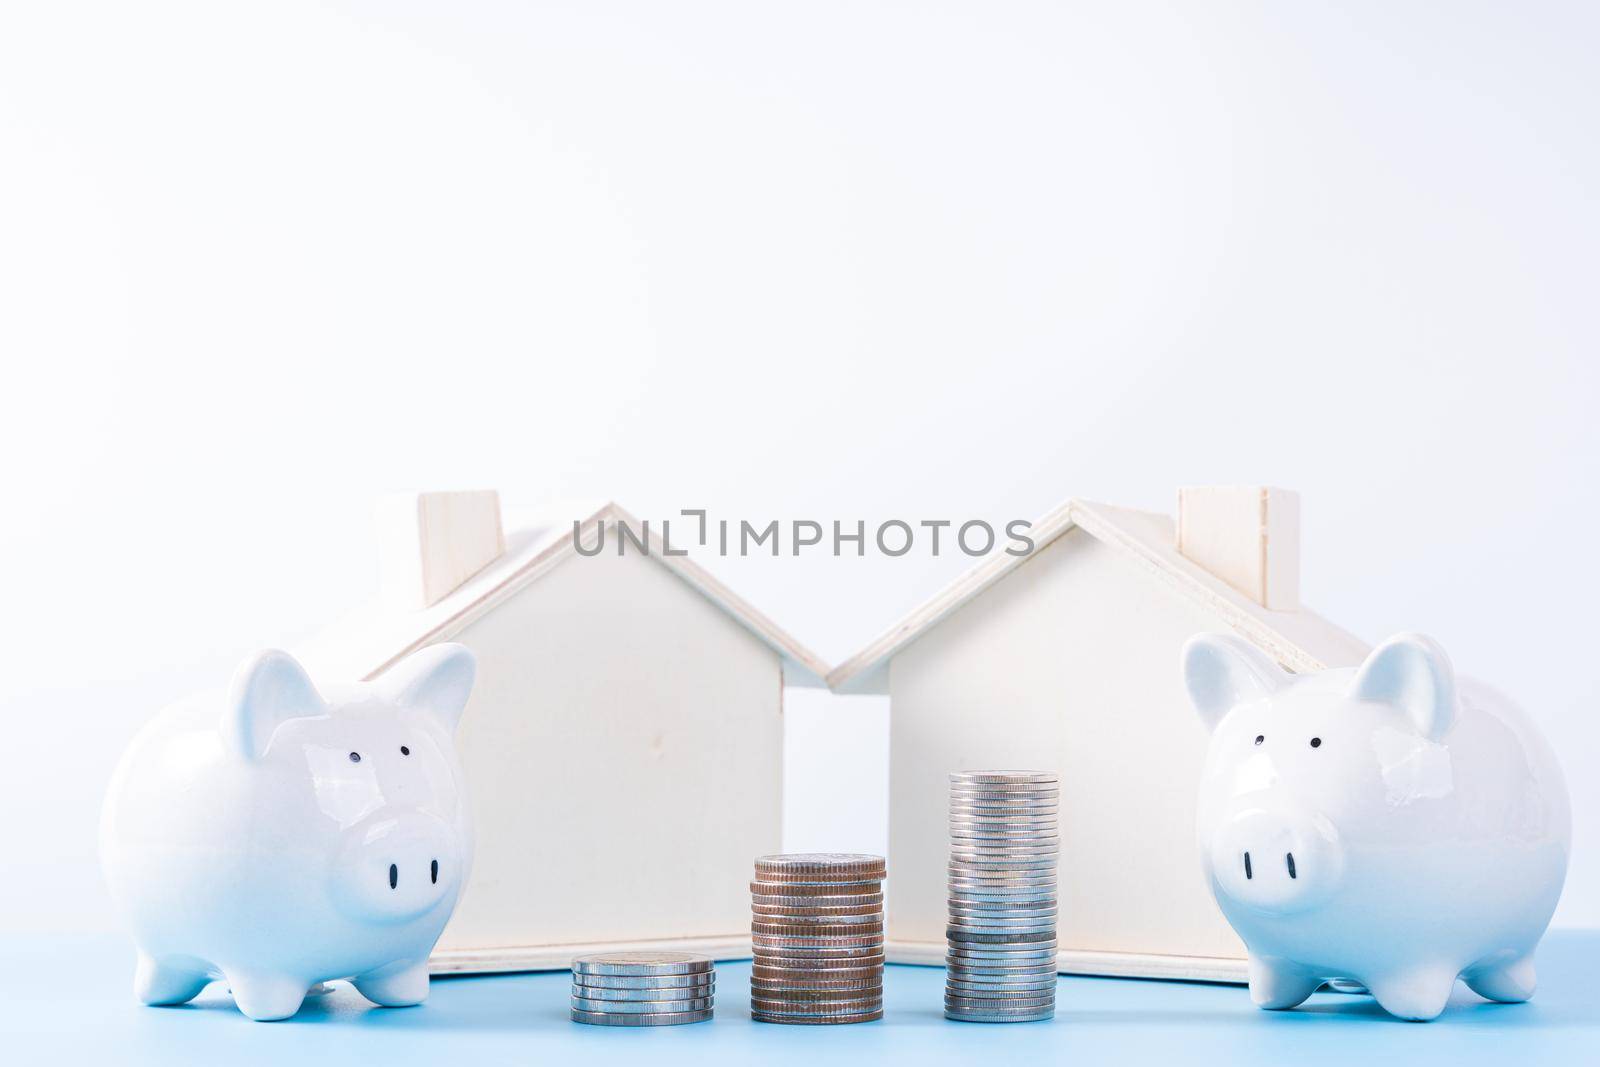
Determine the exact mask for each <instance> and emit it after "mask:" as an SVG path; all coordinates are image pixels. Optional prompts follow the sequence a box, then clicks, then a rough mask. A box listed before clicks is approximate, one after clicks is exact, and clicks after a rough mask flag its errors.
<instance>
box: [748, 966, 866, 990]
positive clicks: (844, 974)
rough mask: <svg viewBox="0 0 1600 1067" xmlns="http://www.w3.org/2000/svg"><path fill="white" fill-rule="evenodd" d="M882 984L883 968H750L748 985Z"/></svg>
mask: <svg viewBox="0 0 1600 1067" xmlns="http://www.w3.org/2000/svg"><path fill="white" fill-rule="evenodd" d="M862 982H865V983H878V984H881V983H882V982H883V967H882V966H874V967H839V968H827V969H822V970H818V969H815V968H809V969H808V968H774V967H752V968H751V970H750V985H751V987H752V988H754V987H755V986H757V985H794V986H824V985H851V984H855V983H862Z"/></svg>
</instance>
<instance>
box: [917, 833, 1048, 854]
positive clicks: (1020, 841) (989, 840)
mask: <svg viewBox="0 0 1600 1067" xmlns="http://www.w3.org/2000/svg"><path fill="white" fill-rule="evenodd" d="M945 840H947V841H949V842H950V844H951V845H952V846H953V847H954V848H960V849H971V848H979V849H983V850H985V851H987V852H994V851H1000V850H1004V851H1002V852H1001V854H1002V855H1004V854H1005V853H1006V852H1009V851H1011V850H1014V849H1033V850H1038V849H1043V848H1060V847H1061V835H1060V834H1058V833H1056V832H1055V830H1053V829H1052V830H1050V831H1049V832H1048V833H1043V832H1041V833H1037V834H1030V835H1026V836H1025V835H1023V834H1012V833H1005V834H990V833H984V832H982V831H976V832H973V833H968V832H966V831H964V830H951V831H950V833H949V834H948V835H947V836H946V838H945Z"/></svg>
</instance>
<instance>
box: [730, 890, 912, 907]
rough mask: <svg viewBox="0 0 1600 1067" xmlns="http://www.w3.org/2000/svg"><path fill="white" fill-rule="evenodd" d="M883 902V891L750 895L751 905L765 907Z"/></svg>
mask: <svg viewBox="0 0 1600 1067" xmlns="http://www.w3.org/2000/svg"><path fill="white" fill-rule="evenodd" d="M882 903H883V894H882V893H837V894H834V893H829V894H822V893H817V894H814V895H812V896H803V897H797V896H790V895H785V894H778V893H771V894H768V893H752V894H751V895H750V904H751V906H752V907H755V906H758V905H759V906H760V907H763V908H799V909H805V908H860V907H867V906H870V905H873V904H882Z"/></svg>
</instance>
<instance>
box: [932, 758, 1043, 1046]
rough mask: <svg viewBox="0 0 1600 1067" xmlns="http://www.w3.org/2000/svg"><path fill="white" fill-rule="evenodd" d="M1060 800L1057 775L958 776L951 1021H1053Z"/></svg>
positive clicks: (947, 1003) (953, 797)
mask: <svg viewBox="0 0 1600 1067" xmlns="http://www.w3.org/2000/svg"><path fill="white" fill-rule="evenodd" d="M1059 795H1060V788H1059V783H1058V781H1057V778H1056V776H1055V775H1053V774H1038V773H1034V772H1031V771H966V772H962V773H959V774H952V775H951V776H950V917H949V925H948V926H947V927H946V928H945V934H946V937H947V938H948V948H947V949H946V952H947V955H946V956H945V987H944V1015H945V1018H947V1019H961V1020H966V1021H968V1022H986V1023H1016V1022H1032V1021H1034V1020H1037V1019H1049V1018H1051V1017H1052V1016H1054V1015H1055V1011H1056V858H1057V855H1058V853H1059V851H1060V841H1061V839H1060V837H1059V835H1058V833H1057V827H1056V811H1057V804H1058V801H1059Z"/></svg>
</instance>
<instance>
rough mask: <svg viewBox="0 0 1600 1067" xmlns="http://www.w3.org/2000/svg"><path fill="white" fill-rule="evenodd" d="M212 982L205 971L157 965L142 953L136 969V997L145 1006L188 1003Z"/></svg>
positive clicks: (134, 982)
mask: <svg viewBox="0 0 1600 1067" xmlns="http://www.w3.org/2000/svg"><path fill="white" fill-rule="evenodd" d="M210 982H211V976H210V975H208V974H206V973H205V972H204V971H191V970H185V969H183V968H180V967H172V966H170V965H168V964H164V963H157V962H156V961H155V959H154V958H152V957H150V956H148V955H146V954H145V953H143V952H140V953H139V962H138V963H137V964H136V965H135V966H134V969H133V995H134V996H136V997H138V998H139V1001H140V1003H143V1004H187V1003H188V1002H189V1001H191V1000H193V999H194V998H195V997H198V996H199V995H200V991H201V990H202V989H204V988H205V987H206V986H207V985H209V984H210Z"/></svg>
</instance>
